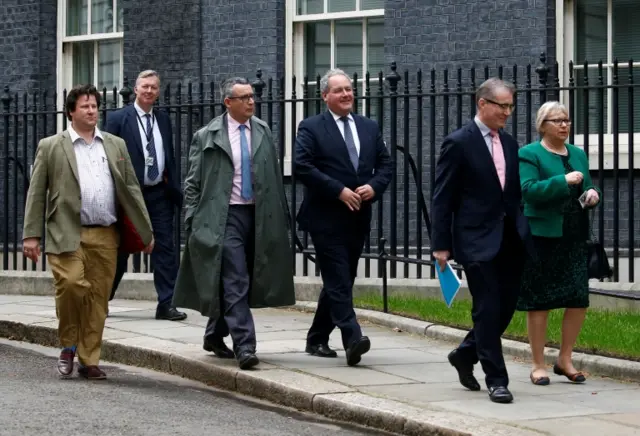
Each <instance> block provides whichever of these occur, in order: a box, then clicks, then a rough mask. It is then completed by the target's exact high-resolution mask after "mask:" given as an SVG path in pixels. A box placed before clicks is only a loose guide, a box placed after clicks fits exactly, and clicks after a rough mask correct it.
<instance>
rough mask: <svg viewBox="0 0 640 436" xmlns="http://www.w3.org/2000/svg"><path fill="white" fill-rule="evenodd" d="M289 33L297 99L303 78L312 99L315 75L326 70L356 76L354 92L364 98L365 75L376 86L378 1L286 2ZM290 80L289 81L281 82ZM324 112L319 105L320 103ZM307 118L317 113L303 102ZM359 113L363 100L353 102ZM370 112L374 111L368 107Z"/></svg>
mask: <svg viewBox="0 0 640 436" xmlns="http://www.w3.org/2000/svg"><path fill="white" fill-rule="evenodd" d="M288 1H289V2H291V3H293V4H292V5H291V6H292V7H290V8H289V9H288V10H289V11H290V12H293V14H292V16H291V18H290V19H291V21H292V31H293V53H292V57H293V62H292V63H293V68H292V73H293V74H295V75H296V77H297V84H298V86H297V88H298V89H296V93H297V96H298V97H301V96H302V90H303V86H304V81H303V78H304V77H305V76H307V77H308V79H309V88H308V92H309V94H308V96H309V97H314V96H316V95H317V91H316V88H317V85H316V81H317V77H318V76H322V75H323V74H324V73H325V72H326V71H327V70H328V69H330V68H340V69H342V70H344V71H345V72H346V73H347V74H349V75H350V76H353V75H354V74H357V77H358V84H357V87H358V89H357V93H358V95H359V96H362V95H364V81H365V74H366V73H367V72H369V73H370V76H371V81H370V83H377V78H378V73H379V72H380V71H383V70H384V68H385V65H384V0H288ZM287 79H288V80H289V81H290V79H291V78H290V77H288V78H287ZM320 106H321V110H323V109H324V103H322V104H321V105H320ZM307 109H308V115H313V114H314V113H316V112H317V107H316V105H315V104H309V105H308V107H307ZM358 109H359V112H360V113H365V110H366V102H365V101H360V102H359V107H358ZM371 110H372V111H373V110H374V108H373V107H372V108H371ZM372 116H373V114H372Z"/></svg>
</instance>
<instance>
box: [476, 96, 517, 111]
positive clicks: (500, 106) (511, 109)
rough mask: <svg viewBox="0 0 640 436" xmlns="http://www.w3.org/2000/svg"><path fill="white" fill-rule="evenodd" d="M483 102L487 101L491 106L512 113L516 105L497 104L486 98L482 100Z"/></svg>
mask: <svg viewBox="0 0 640 436" xmlns="http://www.w3.org/2000/svg"><path fill="white" fill-rule="evenodd" d="M483 100H485V101H487V102H489V103H491V104H495V105H496V106H498V107H499V108H500V109H502V110H503V111H506V110H509V111H513V108H515V107H516V105H515V104H512V103H498V102H497V101H493V100H489V99H488V98H483Z"/></svg>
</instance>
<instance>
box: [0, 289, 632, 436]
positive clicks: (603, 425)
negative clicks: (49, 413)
mask: <svg viewBox="0 0 640 436" xmlns="http://www.w3.org/2000/svg"><path fill="white" fill-rule="evenodd" d="M111 303H112V304H111V306H110V317H109V318H108V319H107V328H106V330H105V335H104V338H105V340H106V341H107V343H108V344H113V346H114V347H115V346H116V345H119V346H124V347H128V348H127V349H128V350H132V349H136V348H141V349H147V350H156V351H157V353H168V354H167V355H169V354H171V355H172V356H173V357H172V363H171V365H170V366H169V367H168V368H171V371H173V372H175V371H176V368H177V364H178V363H179V362H180V360H175V359H176V356H178V357H179V358H184V359H194V360H196V361H198V362H199V363H200V364H201V366H202V365H205V364H206V365H209V366H210V367H212V368H213V367H217V368H220V369H219V372H218V373H217V374H221V375H220V377H223V375H224V374H225V372H224V371H227V373H231V372H230V371H233V374H236V370H235V366H234V365H233V361H223V360H220V359H217V358H216V357H215V356H213V355H212V354H208V353H206V352H204V351H203V350H202V348H201V346H202V335H203V331H204V326H205V324H206V319H205V318H204V317H202V316H200V315H199V314H198V313H195V312H193V311H187V313H188V315H189V318H188V319H187V320H186V321H185V322H181V323H174V322H169V321H156V320H155V319H153V316H154V313H155V304H154V303H153V302H149V301H133V300H114V301H112V302H111ZM254 316H255V321H256V328H257V332H258V350H257V354H258V356H259V358H260V360H261V364H260V365H259V366H258V369H257V370H255V371H240V372H237V377H236V380H235V383H234V385H233V386H230V388H231V389H233V388H234V387H235V390H238V391H241V392H243V393H248V394H255V395H258V396H262V397H263V398H272V399H273V398H276V401H279V400H278V397H275V396H274V395H275V394H273V393H272V394H269V393H266V394H265V393H263V394H260V393H259V392H257V391H255V388H254V387H252V386H251V383H252V382H257V381H258V380H259V379H260V380H263V381H264V380H267V381H269V382H270V383H272V387H273V389H276V388H277V389H276V390H277V391H278V392H280V394H278V395H281V393H282V392H287V391H286V389H289V388H291V389H294V388H295V389H296V390H297V392H298V393H297V394H295V395H301V394H300V392H303V391H304V392H309V393H311V396H313V397H317V398H315V399H314V407H313V408H312V410H314V411H317V412H318V413H323V414H325V415H327V416H330V417H334V418H338V419H345V420H351V419H352V416H351V415H349V413H347V410H350V409H349V407H348V406H350V405H352V404H353V403H357V405H358V406H359V407H360V408H368V409H367V410H375V409H382V412H385V413H386V415H385V416H387V417H388V416H400V415H402V416H404V418H403V419H405V418H406V417H407V416H409V417H413V418H415V420H417V421H419V420H422V421H423V422H424V423H425V428H429V426H430V425H431V426H436V427H440V428H451V429H454V430H457V431H453V432H451V433H435V432H433V428H432V430H431V431H427V430H424V429H423V430H418V429H414V430H412V429H411V428H408V426H407V424H406V422H408V421H406V422H405V424H404V427H403V428H404V430H403V432H404V433H405V434H416V435H417V434H456V435H457V434H465V433H466V434H505V435H528V434H552V435H574V434H575V435H580V436H589V435H597V436H603V435H607V436H609V435H640V385H638V384H635V383H625V382H620V381H614V380H610V379H603V378H596V377H590V378H589V379H588V381H587V383H585V384H584V385H573V384H570V383H568V382H567V381H566V379H563V378H562V377H558V376H553V375H552V378H551V381H552V384H551V385H550V386H546V387H540V386H533V385H532V384H531V383H530V382H529V365H528V364H526V363H524V362H522V361H516V360H514V359H512V358H509V359H508V362H507V366H508V369H509V374H510V377H511V384H510V389H511V390H512V392H513V394H514V396H515V401H514V403H512V404H509V405H500V404H494V403H491V402H490V401H489V399H488V396H487V392H486V389H484V388H483V390H482V391H480V392H470V391H467V390H465V389H464V388H462V387H461V386H460V385H459V383H458V381H457V375H456V372H455V371H454V369H453V368H452V367H451V366H450V365H449V364H448V362H447V360H446V356H447V354H448V352H449V351H450V350H451V349H452V344H449V343H446V342H439V341H434V340H430V339H425V338H421V337H417V336H414V335H410V334H408V333H405V332H398V331H394V330H391V329H387V328H383V327H378V326H374V325H371V324H366V323H365V324H363V330H364V334H366V335H368V336H369V337H370V338H371V341H372V349H371V351H370V352H369V353H368V354H366V355H364V356H363V358H362V362H361V364H360V365H359V366H357V367H353V368H352V367H348V366H347V365H346V361H345V358H344V352H343V351H341V346H340V339H339V334H338V332H337V331H336V332H334V334H333V335H332V338H331V343H330V345H331V346H332V347H334V348H336V349H338V350H340V351H339V357H338V358H337V359H322V358H317V357H311V356H308V355H306V354H305V353H304V346H305V340H304V338H305V334H306V330H307V329H308V327H309V325H310V323H311V318H312V315H311V314H309V313H302V312H299V311H294V310H275V309H261V310H255V311H254ZM3 321H4V322H5V324H8V323H6V321H9V322H15V323H21V324H26V325H30V326H33V327H34V328H37V327H40V328H49V329H55V328H56V327H57V322H56V320H55V310H54V299H53V297H35V296H19V295H0V323H1V322H3ZM5 330H6V329H5ZM1 332H2V329H0V333H1ZM51 338H55V337H54V336H51ZM51 338H50V339H49V341H51V340H52V339H51ZM32 339H33V340H37V338H35V339H34V338H32ZM45 342H46V341H45ZM227 343H228V344H229V345H230V342H227ZM132 347H133V348H132ZM105 348H106V346H105ZM129 353H130V359H133V358H134V357H135V356H133V355H131V352H130V351H129ZM108 354H109V357H111V356H114V355H115V354H113V353H111V352H109V353H108ZM155 356H156V357H154V359H156V360H157V359H159V357H158V356H161V354H156V355H155ZM123 363H129V362H123ZM146 366H148V365H146ZM156 366H157V367H163V364H161V363H157V365H156ZM203 370H204V369H203ZM223 370H224V371H223ZM191 371H192V372H191V373H188V374H186V375H187V376H191V375H195V374H193V370H191ZM107 372H108V368H107ZM212 374H216V372H215V371H214V372H213V373H212ZM476 375H477V376H478V379H479V380H480V381H481V384H482V385H484V382H483V380H482V376H483V375H482V372H481V368H480V367H479V366H477V367H476ZM52 377H55V371H54V370H53V369H52ZM208 377H213V376H211V375H209V376H208ZM194 378H196V379H198V377H194ZM200 378H202V377H200ZM223 378H224V377H223ZM205 380H206V377H205ZM207 381H210V382H211V384H214V385H219V386H222V387H224V386H225V384H227V383H229V381H227V380H222V379H220V380H218V379H216V380H213V379H210V380H207ZM254 391H255V392H254ZM274 392H275V391H274ZM269 395H272V396H271V397H270V396H269ZM292 395H294V394H292ZM300 398H302V397H300ZM318 399H322V401H326V402H327V406H326V407H329V406H328V404H329V402H330V401H332V402H340V403H341V404H344V410H345V411H343V412H332V413H324V412H323V411H322V410H320V411H318V409H322V408H323V407H322V404H324V403H319V404H318V405H316V404H315V401H316V400H318ZM301 401H302V400H301ZM284 403H286V401H285V402H284ZM293 404H296V403H295V402H294V403H293ZM300 407H301V408H304V407H303V406H300ZM376 416H377V415H376ZM380 419H382V418H379V417H374V418H372V419H371V421H370V422H366V423H365V424H369V425H371V426H374V427H379V428H380V427H382V428H394V427H393V425H391V426H389V425H382V424H381V422H378V420H380ZM385 419H386V418H385ZM360 421H361V420H360ZM400 427H402V426H400Z"/></svg>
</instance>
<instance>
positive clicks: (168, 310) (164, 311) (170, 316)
mask: <svg viewBox="0 0 640 436" xmlns="http://www.w3.org/2000/svg"><path fill="white" fill-rule="evenodd" d="M156 319H164V320H167V321H183V320H185V319H187V314H186V313H184V312H180V311H179V310H178V309H176V308H175V307H158V308H157V309H156Z"/></svg>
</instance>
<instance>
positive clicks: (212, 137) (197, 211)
mask: <svg viewBox="0 0 640 436" xmlns="http://www.w3.org/2000/svg"><path fill="white" fill-rule="evenodd" d="M221 93H222V97H223V98H224V105H225V107H226V109H227V111H226V112H225V113H224V114H222V115H220V116H218V117H217V118H215V119H214V120H212V121H211V122H210V123H209V124H208V125H207V126H205V127H203V128H202V129H200V130H199V131H198V132H196V134H195V135H194V136H193V141H192V142H191V148H190V150H189V172H188V174H187V178H186V180H185V187H184V194H185V231H186V232H187V240H186V247H185V252H184V256H183V259H182V263H181V265H180V270H179V272H178V279H177V282H176V290H175V295H174V298H173V302H174V304H175V305H176V306H179V307H187V308H190V309H193V310H197V311H199V312H200V313H201V314H202V315H204V316H208V317H209V322H208V324H207V327H206V330H205V334H204V344H203V348H204V349H205V350H206V351H210V352H213V353H214V354H215V355H216V356H218V357H219V358H228V359H232V358H234V357H235V358H236V359H237V361H238V366H239V367H240V369H249V368H251V367H253V366H255V365H257V364H258V363H259V360H258V358H257V357H256V354H255V353H256V331H255V326H254V322H253V317H252V315H251V310H250V308H251V307H277V306H289V305H292V304H294V303H295V293H294V288H293V259H292V251H291V245H290V243H289V233H288V229H289V225H288V214H287V212H286V211H287V210H288V208H287V203H286V201H287V200H286V197H285V194H284V186H283V183H282V173H281V171H280V166H279V164H278V154H277V152H276V147H275V144H274V142H273V138H272V135H271V130H270V129H269V127H268V126H267V124H266V123H265V122H264V121H262V120H260V119H258V118H256V117H254V116H253V113H254V110H255V102H254V97H253V89H252V87H251V84H250V83H249V82H248V81H247V80H246V79H243V78H232V79H228V80H227V81H225V82H224V83H223V85H222V90H221ZM229 334H231V339H232V341H233V350H231V349H229V348H228V347H227V345H226V344H225V342H224V337H225V336H228V335H229Z"/></svg>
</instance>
